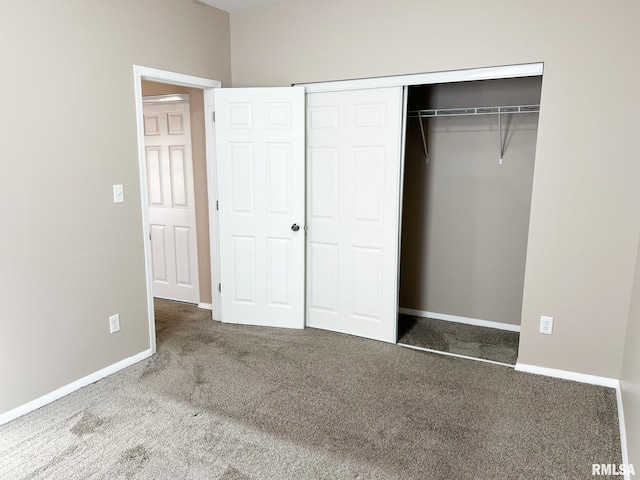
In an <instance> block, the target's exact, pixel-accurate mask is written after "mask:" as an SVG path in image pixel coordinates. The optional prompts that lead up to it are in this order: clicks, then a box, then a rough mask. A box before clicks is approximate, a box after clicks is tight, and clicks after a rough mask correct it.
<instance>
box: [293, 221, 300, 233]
mask: <svg viewBox="0 0 640 480" xmlns="http://www.w3.org/2000/svg"><path fill="white" fill-rule="evenodd" d="M291 230H293V231H294V232H297V231H298V230H300V225H298V224H297V223H294V224H293V225H291Z"/></svg>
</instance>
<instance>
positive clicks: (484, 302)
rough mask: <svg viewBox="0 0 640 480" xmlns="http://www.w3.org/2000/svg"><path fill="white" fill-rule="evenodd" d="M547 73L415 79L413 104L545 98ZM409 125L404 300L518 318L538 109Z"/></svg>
mask: <svg viewBox="0 0 640 480" xmlns="http://www.w3.org/2000/svg"><path fill="white" fill-rule="evenodd" d="M541 86H542V77H527V78H514V79H504V80H486V81H476V82H462V83H453V84H438V85H430V86H415V87H409V98H408V110H409V111H411V110H418V109H427V108H462V107H480V106H500V105H530V104H539V103H540V91H541ZM422 122H423V126H424V129H425V135H426V137H427V143H428V150H429V163H427V162H426V159H425V152H424V148H423V142H422V136H421V133H420V120H418V119H416V118H409V119H408V120H407V132H406V157H405V176H404V194H403V195H404V199H403V216H402V244H401V245H402V250H401V252H402V254H401V269H400V307H401V308H408V309H414V310H420V311H423V312H431V313H439V314H448V315H455V316H460V317H467V318H473V319H479V320H488V321H493V322H499V323H505V324H510V325H519V324H520V317H521V312H522V296H523V289H524V269H525V258H526V253H527V252H526V250H527V236H528V230H529V214H530V209H531V191H532V185H533V167H534V159H535V146H536V135H537V126H538V114H537V113H526V114H510V115H502V129H503V136H504V141H503V145H504V160H503V163H502V164H500V163H499V158H500V140H499V138H500V135H499V128H498V116H497V115H474V116H460V117H446V118H441V117H436V118H430V119H423V120H422Z"/></svg>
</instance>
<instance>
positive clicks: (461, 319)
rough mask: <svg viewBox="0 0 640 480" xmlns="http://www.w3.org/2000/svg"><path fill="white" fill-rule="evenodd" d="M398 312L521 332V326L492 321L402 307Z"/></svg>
mask: <svg viewBox="0 0 640 480" xmlns="http://www.w3.org/2000/svg"><path fill="white" fill-rule="evenodd" d="M398 312H400V313H404V314H405V315H413V316H414V317H422V318H433V319H434V320H444V321H446V322H455V323H464V324H466V325H475V326H477V327H487V328H496V329H498V330H508V331H509V332H520V325H510V324H508V323H500V322H492V321H490V320H480V319H479V318H469V317H460V316H458V315H449V314H447V313H435V312H425V311H424V310H414V309H413V308H404V307H400V308H399V309H398Z"/></svg>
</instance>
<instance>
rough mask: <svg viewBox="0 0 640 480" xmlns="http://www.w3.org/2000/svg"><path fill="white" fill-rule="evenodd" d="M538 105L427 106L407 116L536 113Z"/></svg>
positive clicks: (412, 111) (429, 116)
mask: <svg viewBox="0 0 640 480" xmlns="http://www.w3.org/2000/svg"><path fill="white" fill-rule="evenodd" d="M539 111H540V105H507V106H499V107H465V108H428V109H425V110H410V111H409V112H408V117H409V118H431V117H462V116H467V115H498V114H503V113H538V112H539Z"/></svg>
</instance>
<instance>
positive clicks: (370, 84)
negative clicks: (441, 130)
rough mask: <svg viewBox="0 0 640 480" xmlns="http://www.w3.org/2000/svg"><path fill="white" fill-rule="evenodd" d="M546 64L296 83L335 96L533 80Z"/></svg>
mask: <svg viewBox="0 0 640 480" xmlns="http://www.w3.org/2000/svg"><path fill="white" fill-rule="evenodd" d="M543 71H544V63H542V62H540V63H526V64H522V65H505V66H499V67H485V68H470V69H466V70H452V71H448V72H433V73H417V74H411V75H394V76H390V77H376V78H361V79H356V80H337V81H331V82H318V83H297V84H295V86H302V87H304V88H305V91H306V92H307V93H317V92H334V91H339V90H360V89H363V88H382V87H402V86H406V85H429V84H433V83H450V82H469V81H474V80H493V79H498V78H517V77H534V76H540V75H542V73H543Z"/></svg>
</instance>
